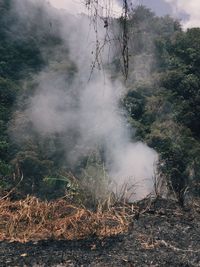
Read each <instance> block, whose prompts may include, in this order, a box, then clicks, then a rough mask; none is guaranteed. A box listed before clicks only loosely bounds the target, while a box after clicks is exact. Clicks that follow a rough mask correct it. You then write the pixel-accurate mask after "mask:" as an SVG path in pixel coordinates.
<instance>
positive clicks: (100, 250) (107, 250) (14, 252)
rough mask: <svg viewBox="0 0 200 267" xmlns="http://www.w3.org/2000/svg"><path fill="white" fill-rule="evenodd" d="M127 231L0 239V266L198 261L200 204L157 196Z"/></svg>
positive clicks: (191, 263) (196, 263) (170, 265)
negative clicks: (185, 206)
mask: <svg viewBox="0 0 200 267" xmlns="http://www.w3.org/2000/svg"><path fill="white" fill-rule="evenodd" d="M140 205H141V207H142V208H141V210H143V212H142V213H140V214H139V216H135V218H134V219H133V221H132V223H131V225H130V227H129V231H128V232H127V233H125V234H120V235H116V236H113V237H104V238H99V237H96V236H90V237H88V238H86V239H83V240H73V241H66V240H43V241H36V242H33V241H32V242H28V243H18V242H5V241H2V242H0V266H1V267H4V266H38V267H39V266H46V267H50V266H52V267H53V266H57V267H59V266H60V267H61V266H70V267H74V266H91V267H92V266H94V267H98V266H109V267H110V266H129V267H131V266H132V267H133V266H151V267H155V266H166V267H173V266H174V267H178V266H182V267H186V266H187V267H190V266H191V267H192V266H200V208H199V206H198V205H196V206H195V207H192V208H191V207H190V208H188V209H187V210H186V209H185V210H183V209H181V208H180V207H179V206H178V204H177V203H176V202H175V201H169V200H162V199H160V200H157V201H156V202H154V203H152V204H151V205H150V206H149V207H148V208H147V209H146V211H145V212H144V208H143V206H144V205H146V204H145V203H144V202H141V203H140Z"/></svg>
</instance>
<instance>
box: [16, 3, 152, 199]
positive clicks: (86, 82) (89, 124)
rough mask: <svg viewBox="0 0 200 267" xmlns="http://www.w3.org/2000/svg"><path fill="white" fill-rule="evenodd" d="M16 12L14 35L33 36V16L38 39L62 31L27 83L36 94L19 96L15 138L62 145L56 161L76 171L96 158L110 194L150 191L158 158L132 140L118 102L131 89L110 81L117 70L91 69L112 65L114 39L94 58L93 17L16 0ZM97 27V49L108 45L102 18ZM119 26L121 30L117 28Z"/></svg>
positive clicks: (48, 144) (29, 93)
mask: <svg viewBox="0 0 200 267" xmlns="http://www.w3.org/2000/svg"><path fill="white" fill-rule="evenodd" d="M13 10H14V11H12V12H15V13H16V14H17V15H18V16H19V18H20V19H19V21H20V23H18V24H17V25H15V26H14V28H13V31H19V32H21V33H22V35H23V36H24V38H26V37H27V38H28V36H29V31H30V26H29V25H25V23H24V20H26V19H27V17H29V13H31V17H29V21H30V25H32V23H34V27H35V28H36V38H37V39H38V38H39V40H40V39H41V40H42V39H43V38H44V39H45V35H46V32H45V31H44V29H43V27H44V28H45V29H46V28H47V29H49V32H50V34H52V35H54V34H56V35H57V38H58V39H60V42H61V43H60V44H58V45H57V46H55V47H54V49H53V50H51V47H50V48H48V47H47V50H46V51H45V48H44V49H41V53H42V55H43V58H44V60H45V61H47V62H48V63H47V65H46V66H45V67H44V68H43V69H41V70H40V71H39V72H38V73H37V74H34V75H33V76H32V77H30V79H29V80H27V79H25V80H26V81H25V82H24V85H23V86H30V85H29V84H31V83H32V84H33V90H31V91H30V90H29V91H27V90H25V96H23V95H22V96H21V99H19V105H20V106H21V105H22V106H23V109H20V110H17V111H16V112H15V114H14V118H13V121H12V124H11V133H12V138H14V139H15V140H16V141H17V142H18V143H19V144H22V143H27V141H28V142H29V140H30V139H32V140H35V141H34V142H38V141H39V140H40V141H39V143H40V142H42V143H43V144H44V143H45V144H46V145H47V147H48V148H47V149H48V150H52V146H54V149H55V150H56V149H57V148H56V143H58V142H59V146H60V147H62V154H61V155H59V156H57V159H56V160H57V161H60V162H62V164H61V166H62V167H63V168H66V170H71V171H73V172H74V173H78V172H77V168H78V167H79V166H78V165H80V164H82V166H81V168H82V169H84V168H85V167H86V166H85V165H84V163H83V162H84V160H85V159H87V158H88V157H90V155H91V154H93V155H94V154H95V153H97V154H98V155H99V160H100V162H101V164H102V165H104V166H105V172H107V176H108V177H110V178H109V182H108V187H109V184H112V186H110V189H111V187H112V188H115V189H114V190H115V191H117V192H118V193H119V192H120V188H121V187H123V186H124V185H125V184H129V187H131V186H133V185H134V199H141V198H142V197H145V196H146V195H147V194H149V193H151V192H152V190H153V176H154V174H155V166H156V161H157V153H156V152H155V151H153V150H152V149H150V148H148V147H147V146H146V145H145V144H143V143H141V142H135V141H134V140H133V139H132V140H131V138H130V132H131V130H130V127H129V125H128V122H127V114H126V111H125V109H124V108H123V107H122V106H121V107H120V100H121V99H122V98H123V97H124V95H125V94H126V91H127V89H126V88H125V87H124V85H123V84H122V82H120V81H118V79H117V78H116V77H115V78H111V74H112V71H106V70H104V69H102V70H100V69H98V66H97V67H96V66H95V67H94V68H93V67H91V64H92V62H93V61H94V60H101V61H102V63H101V65H102V67H103V66H106V64H108V62H107V58H108V57H110V61H111V60H112V59H111V57H112V56H113V55H112V53H111V52H110V50H111V51H112V50H113V49H112V46H113V47H115V44H114V42H110V43H109V47H108V45H104V47H103V48H102V52H101V54H100V55H99V59H97V58H94V55H93V53H95V49H97V47H96V43H95V42H94V40H95V38H96V34H97V33H96V32H95V31H94V28H93V25H91V23H90V17H87V16H86V15H77V16H72V15H68V14H66V13H65V12H63V13H62V12H61V13H59V14H58V11H56V10H53V8H51V7H50V6H48V5H47V4H44V3H41V2H40V1H38V2H37V3H35V2H34V4H33V3H32V2H28V3H26V4H24V3H22V2H21V1H20V3H18V2H15V4H14V6H13ZM32 10H34V12H32ZM39 14H40V15H41V14H42V24H41V21H39V23H38V25H37V18H38V16H39ZM54 23H55V26H54ZM98 23H99V27H98V38H99V42H100V44H99V45H102V44H101V42H104V40H106V35H107V34H108V33H107V31H106V30H105V28H104V23H103V22H102V21H101V20H99V21H98ZM116 25H117V24H116ZM21 28H22V29H21ZM114 28H115V31H116V28H117V26H116V27H114ZM31 31H32V29H31ZM43 34H44V36H43ZM118 35H120V33H118ZM13 38H15V37H14V36H13ZM115 50H116V48H115ZM94 64H96V63H95V62H94ZM22 101H25V102H24V103H23V102H22ZM19 113H20V116H19ZM15 115H16V116H15ZM13 125H15V127H13ZM13 128H14V129H13ZM132 131H133V130H132ZM36 139H37V141H36ZM38 139H39V140H38ZM49 140H50V142H49ZM50 146H51V147H50ZM45 153H47V152H45ZM51 153H52V154H53V153H54V151H51ZM55 153H56V151H55ZM59 157H60V158H59ZM81 171H82V170H81ZM94 171H95V167H94ZM96 171H97V170H96ZM94 175H95V174H94ZM95 176H96V175H95ZM95 179H100V180H101V179H102V178H101V177H96V178H95ZM89 186H90V185H89V184H88V187H89ZM108 191H109V190H108Z"/></svg>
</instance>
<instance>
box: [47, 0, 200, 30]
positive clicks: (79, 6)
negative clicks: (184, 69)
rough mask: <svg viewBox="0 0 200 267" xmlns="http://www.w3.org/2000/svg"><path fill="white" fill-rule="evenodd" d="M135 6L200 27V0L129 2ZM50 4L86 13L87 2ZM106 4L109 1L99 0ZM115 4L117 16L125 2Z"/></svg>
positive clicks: (67, 0) (73, 0)
mask: <svg viewBox="0 0 200 267" xmlns="http://www.w3.org/2000/svg"><path fill="white" fill-rule="evenodd" d="M129 1H131V2H132V4H133V6H137V5H138V4H139V5H141V4H142V5H146V6H147V7H149V8H151V9H152V10H153V11H154V12H155V13H156V14H157V15H160V16H163V15H166V14H170V15H171V16H173V17H175V18H178V19H180V20H181V22H182V24H183V26H184V28H190V27H200V0H129ZM49 2H50V3H51V4H52V5H53V6H55V7H57V8H62V9H66V10H67V11H69V12H70V13H73V14H75V13H81V12H84V11H85V10H86V9H85V6H84V2H85V0H49ZM99 2H102V3H105V2H108V0H99ZM110 2H112V3H113V10H114V11H115V13H116V14H121V6H122V2H123V0H110Z"/></svg>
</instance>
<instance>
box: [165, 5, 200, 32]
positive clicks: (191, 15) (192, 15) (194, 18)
mask: <svg viewBox="0 0 200 267" xmlns="http://www.w3.org/2000/svg"><path fill="white" fill-rule="evenodd" d="M165 2H167V3H169V4H170V5H171V7H172V9H173V12H174V15H178V14H181V13H183V14H186V15H188V18H187V20H185V21H183V26H184V28H185V29H187V28H192V27H199V26H200V16H199V10H200V1H199V0H190V1H188V0H165ZM177 13H178V14H177Z"/></svg>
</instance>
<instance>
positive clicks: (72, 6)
mask: <svg viewBox="0 0 200 267" xmlns="http://www.w3.org/2000/svg"><path fill="white" fill-rule="evenodd" d="M49 2H50V3H51V5H52V6H54V7H56V8H58V9H64V10H66V11H67V12H69V13H70V14H80V13H88V10H87V8H86V3H87V2H88V3H89V2H90V1H81V0H76V1H73V0H67V1H66V0H49ZM91 3H92V1H91ZM94 5H96V3H95V1H94ZM97 5H98V7H99V12H100V15H101V16H103V15H106V13H107V12H109V14H110V15H111V13H112V15H113V16H120V15H121V13H122V7H121V4H120V3H118V1H117V0H109V1H105V0H98V3H97Z"/></svg>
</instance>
